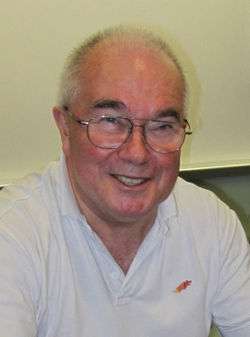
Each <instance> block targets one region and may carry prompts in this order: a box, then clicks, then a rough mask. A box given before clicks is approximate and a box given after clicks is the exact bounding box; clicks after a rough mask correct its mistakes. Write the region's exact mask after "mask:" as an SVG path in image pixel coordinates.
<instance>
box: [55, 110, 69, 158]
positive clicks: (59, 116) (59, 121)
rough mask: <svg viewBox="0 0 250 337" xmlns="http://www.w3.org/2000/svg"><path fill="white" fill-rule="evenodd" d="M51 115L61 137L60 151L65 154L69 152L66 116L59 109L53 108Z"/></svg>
mask: <svg viewBox="0 0 250 337" xmlns="http://www.w3.org/2000/svg"><path fill="white" fill-rule="evenodd" d="M52 111H53V115H54V119H55V122H56V125H57V127H58V130H59V132H60V135H61V141H62V149H63V152H64V154H65V156H66V155H67V153H68V152H69V148H70V142H69V125H68V123H67V116H66V115H65V112H64V110H63V109H62V108H61V107H58V106H55V107H54V108H53V110H52Z"/></svg>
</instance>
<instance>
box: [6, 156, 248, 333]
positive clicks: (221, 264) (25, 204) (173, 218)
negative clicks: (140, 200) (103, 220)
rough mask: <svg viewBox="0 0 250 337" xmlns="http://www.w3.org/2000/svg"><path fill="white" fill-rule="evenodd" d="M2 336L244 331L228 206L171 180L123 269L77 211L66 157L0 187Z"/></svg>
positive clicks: (235, 233)
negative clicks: (165, 196)
mask: <svg viewBox="0 0 250 337" xmlns="http://www.w3.org/2000/svg"><path fill="white" fill-rule="evenodd" d="M0 266H1V268H0V335H1V336H3V337H35V336H36V337H207V336H208V334H209V330H210V324H211V321H212V320H213V321H214V322H215V324H217V325H218V326H219V328H220V330H221V332H222V334H223V336H226V337H248V336H250V251H249V245H248V243H247V240H246V237H245V234H244V231H243V229H242V227H241V225H240V223H239V221H238V219H237V217H236V216H235V214H234V212H233V211H231V210H230V209H229V208H228V207H227V206H225V205H224V204H223V203H222V202H221V201H220V200H218V198H217V197H216V196H215V195H214V194H213V193H211V192H208V191H206V190H204V189H201V188H199V187H197V186H194V185H193V184H190V183H187V182H185V181H184V180H182V179H180V178H179V179H178V181H177V183H176V186H175V188H174V191H173V192H172V193H171V195H170V196H169V197H168V199H167V200H165V201H164V202H163V203H162V204H161V205H160V206H159V212H158V216H157V219H156V222H155V224H154V225H153V227H152V228H151V230H150V232H149V233H148V235H147V236H146V238H145V240H144V242H143V243H142V244H141V246H140V248H139V250H138V252H137V255H136V256H135V258H134V261H133V263H132V265H131V267H130V269H129V271H128V273H127V274H126V275H124V273H123V272H122V270H121V269H120V267H119V266H118V265H117V263H116V262H115V261H114V259H113V258H112V256H111V255H110V253H109V252H108V251H107V249H106V248H105V246H104V245H103V243H102V242H101V240H100V239H99V238H98V237H97V235H96V234H95V233H94V232H93V231H92V230H91V228H90V226H89V225H88V224H87V223H86V221H85V219H84V216H82V215H81V214H80V212H79V210H78V208H77V205H76V202H75V200H74V197H73V194H72V191H71V188H70V185H69V182H68V178H67V173H66V169H65V163H64V159H63V158H62V159H61V161H60V163H54V164H52V165H51V166H50V167H49V168H48V169H47V171H46V172H45V173H44V174H42V175H32V176H30V177H28V178H27V179H25V180H24V181H21V182H20V183H19V184H18V185H16V186H13V187H9V188H8V189H7V188H6V189H4V190H3V191H2V192H0Z"/></svg>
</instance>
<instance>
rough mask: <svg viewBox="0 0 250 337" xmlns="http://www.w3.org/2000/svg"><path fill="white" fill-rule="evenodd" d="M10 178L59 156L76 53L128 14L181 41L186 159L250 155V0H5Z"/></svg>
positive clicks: (4, 173)
mask: <svg viewBox="0 0 250 337" xmlns="http://www.w3.org/2000/svg"><path fill="white" fill-rule="evenodd" d="M0 1H1V2H2V4H1V13H0V39H1V56H0V58H1V62H0V73H1V78H0V96H1V97H0V117H1V118H0V185H4V184H7V183H10V182H11V181H12V180H13V179H15V178H18V177H20V176H23V175H24V174H27V173H28V172H31V171H34V170H40V169H41V168H42V167H44V166H45V165H46V163H47V162H48V161H51V160H55V159H57V158H58V156H59V152H60V145H59V139H58V135H57V131H56V129H55V127H54V124H53V121H52V117H51V107H52V106H53V105H54V104H55V101H56V91H57V82H58V78H59V74H60V71H61V69H62V66H63V63H64V59H65V57H66V55H67V54H68V52H69V51H70V50H71V49H72V48H73V47H74V46H76V45H77V44H78V43H79V42H80V41H81V40H82V39H83V38H85V37H87V36H88V35H89V34H91V33H92V32H94V31H96V30H98V29H100V28H102V27H106V26H109V25H113V24H119V23H140V24H144V23H146V24H147V25H150V26H152V27H153V29H155V30H157V31H160V32H161V34H163V35H166V36H168V37H169V38H170V40H171V41H172V43H173V45H174V47H175V49H176V50H177V52H178V54H179V55H180V58H181V60H182V62H183V64H184V68H185V71H186V72H187V75H188V77H189V80H190V83H189V84H190V87H191V89H190V90H191V94H192V96H191V97H192V98H191V101H190V119H191V124H192V127H193V129H194V134H193V136H192V137H191V138H190V139H189V140H188V141H187V143H186V145H185V147H184V153H183V162H182V167H183V168H197V167H213V166H224V165H225V166H234V165H236V166H237V165H242V164H249V163H250V132H249V129H250V126H249V125H250V113H249V106H250V104H249V89H250V62H249V59H250V29H249V27H250V3H249V1H248V0H238V1H235V0H208V1H200V0H170V1H167V0H156V1H151V0H134V1H132V2H129V1H127V0H95V1H93V0H82V1H81V0H74V1H72V2H69V1H66V0H53V1H50V0H36V1H33V0H22V1H19V0H11V1H7V2H3V0H0Z"/></svg>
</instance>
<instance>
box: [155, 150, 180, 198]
mask: <svg viewBox="0 0 250 337" xmlns="http://www.w3.org/2000/svg"><path fill="white" fill-rule="evenodd" d="M179 167H180V153H179V152H173V153H171V154H169V155H167V156H166V157H165V158H162V160H161V161H160V162H159V187H160V189H161V190H163V191H166V193H170V191H171V190H172V188H173V186H174V184H175V181H176V179H177V176H178V174H179Z"/></svg>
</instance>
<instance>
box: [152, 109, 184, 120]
mask: <svg viewBox="0 0 250 337" xmlns="http://www.w3.org/2000/svg"><path fill="white" fill-rule="evenodd" d="M164 117H175V118H176V119H177V120H178V121H180V113H179V112H178V111H176V110H175V109H174V108H169V109H164V110H160V111H158V115H157V118H164Z"/></svg>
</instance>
